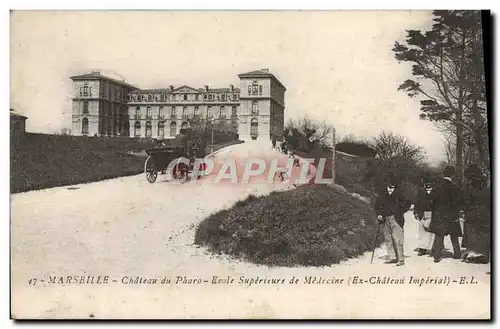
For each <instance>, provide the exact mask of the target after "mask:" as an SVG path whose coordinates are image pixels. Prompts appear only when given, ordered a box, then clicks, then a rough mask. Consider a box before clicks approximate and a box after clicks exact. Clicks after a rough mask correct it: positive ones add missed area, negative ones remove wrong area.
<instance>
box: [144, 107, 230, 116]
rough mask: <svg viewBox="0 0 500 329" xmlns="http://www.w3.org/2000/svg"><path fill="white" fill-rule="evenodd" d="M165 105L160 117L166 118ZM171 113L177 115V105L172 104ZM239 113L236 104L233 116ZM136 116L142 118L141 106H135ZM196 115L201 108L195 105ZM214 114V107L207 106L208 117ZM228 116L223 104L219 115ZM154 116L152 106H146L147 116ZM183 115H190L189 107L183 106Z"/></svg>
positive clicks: (159, 111)
mask: <svg viewBox="0 0 500 329" xmlns="http://www.w3.org/2000/svg"><path fill="white" fill-rule="evenodd" d="M163 109H164V108H163V106H160V107H159V108H158V118H164V112H163ZM170 115H171V117H177V109H176V107H175V106H172V107H171V108H170ZM237 115H238V108H237V107H236V106H233V107H232V109H231V116H233V117H235V116H237ZM135 116H136V117H137V118H140V117H141V108H140V107H139V106H137V107H136V108H135ZM194 116H200V108H199V107H198V106H195V107H194ZM212 116H213V113H212V107H211V106H209V107H208V108H207V117H208V118H211V117H212ZM225 116H226V108H225V107H224V106H221V107H220V109H219V117H225ZM152 117H153V111H152V108H151V106H148V107H147V108H146V118H152ZM182 117H183V118H187V117H188V107H187V106H184V107H183V108H182Z"/></svg>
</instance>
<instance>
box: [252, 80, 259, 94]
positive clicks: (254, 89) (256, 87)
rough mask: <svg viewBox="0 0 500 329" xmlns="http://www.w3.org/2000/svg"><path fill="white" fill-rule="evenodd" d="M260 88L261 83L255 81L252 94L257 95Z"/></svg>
mask: <svg viewBox="0 0 500 329" xmlns="http://www.w3.org/2000/svg"><path fill="white" fill-rule="evenodd" d="M258 88H259V83H258V82H257V81H254V82H253V83H252V95H257V92H258Z"/></svg>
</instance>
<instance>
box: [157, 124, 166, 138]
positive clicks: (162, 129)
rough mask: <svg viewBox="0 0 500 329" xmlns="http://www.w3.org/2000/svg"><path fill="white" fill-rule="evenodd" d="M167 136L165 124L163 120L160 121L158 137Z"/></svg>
mask: <svg viewBox="0 0 500 329" xmlns="http://www.w3.org/2000/svg"><path fill="white" fill-rule="evenodd" d="M163 136H165V125H164V124H163V122H160V123H158V137H163Z"/></svg>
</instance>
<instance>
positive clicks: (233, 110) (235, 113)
mask: <svg viewBox="0 0 500 329" xmlns="http://www.w3.org/2000/svg"><path fill="white" fill-rule="evenodd" d="M231 116H232V117H236V116H238V108H237V107H236V106H233V108H232V109H231Z"/></svg>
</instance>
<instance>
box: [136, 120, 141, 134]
mask: <svg viewBox="0 0 500 329" xmlns="http://www.w3.org/2000/svg"><path fill="white" fill-rule="evenodd" d="M134 136H135V137H141V123H140V122H139V121H136V122H135V124H134Z"/></svg>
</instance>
